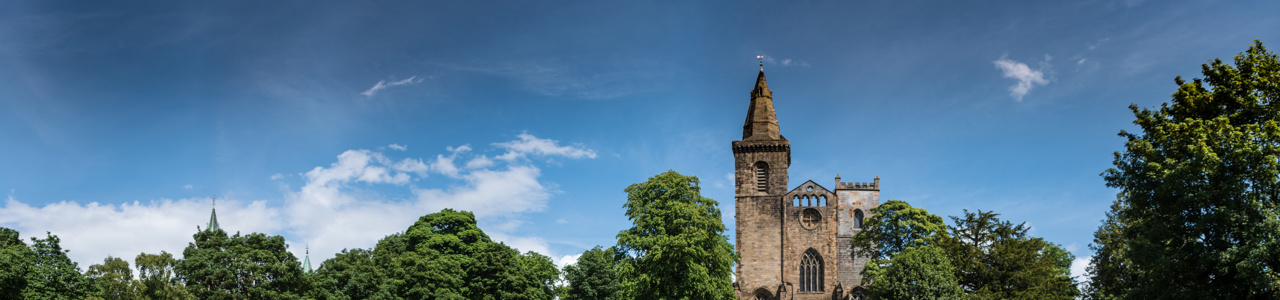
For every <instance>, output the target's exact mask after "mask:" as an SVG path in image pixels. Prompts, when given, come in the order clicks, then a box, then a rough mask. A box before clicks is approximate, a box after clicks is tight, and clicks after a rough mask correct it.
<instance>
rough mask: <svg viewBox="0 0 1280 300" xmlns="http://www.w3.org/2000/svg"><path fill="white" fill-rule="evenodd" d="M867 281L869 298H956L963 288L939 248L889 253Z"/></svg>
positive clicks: (908, 248)
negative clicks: (886, 261)
mask: <svg viewBox="0 0 1280 300" xmlns="http://www.w3.org/2000/svg"><path fill="white" fill-rule="evenodd" d="M887 265H888V266H887V267H885V268H884V269H883V270H881V271H880V277H879V278H877V279H876V280H875V282H874V283H872V284H871V287H870V289H869V290H868V292H869V294H868V295H867V296H868V297H869V298H870V299H886V300H890V299H892V300H896V299H960V298H961V297H963V296H964V290H963V289H961V288H960V284H959V283H958V281H956V276H955V274H954V271H955V269H954V268H953V267H952V266H951V260H950V259H947V255H946V253H945V252H943V251H942V249H939V248H938V247H935V246H929V245H925V246H919V247H907V248H905V249H903V251H902V252H899V253H898V254H897V255H894V256H893V259H892V260H891V262H890V263H889V264H887Z"/></svg>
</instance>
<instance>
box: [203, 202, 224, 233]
mask: <svg viewBox="0 0 1280 300" xmlns="http://www.w3.org/2000/svg"><path fill="white" fill-rule="evenodd" d="M218 229H220V228H219V227H218V196H217V195H213V209H212V210H211V211H210V212H209V226H208V227H206V228H205V230H209V231H213V230H218Z"/></svg>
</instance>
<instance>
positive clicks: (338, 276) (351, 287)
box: [309, 248, 392, 299]
mask: <svg viewBox="0 0 1280 300" xmlns="http://www.w3.org/2000/svg"><path fill="white" fill-rule="evenodd" d="M387 265H388V262H387V259H386V257H385V256H383V257H381V259H379V260H375V259H374V251H371V250H365V249H359V248H357V249H343V250H342V252H339V253H338V254H337V255H335V256H334V257H333V258H330V259H329V260H326V261H324V263H322V264H321V265H320V268H319V269H316V272H315V273H314V274H315V275H314V277H313V280H312V282H313V284H314V288H313V289H312V292H311V294H309V295H310V296H311V297H312V298H316V299H391V298H392V297H391V293H390V292H389V291H388V290H387V289H386V288H385V287H384V286H382V285H383V284H384V282H385V281H386V280H387V275H386V273H384V270H386V269H384V268H383V266H387Z"/></svg>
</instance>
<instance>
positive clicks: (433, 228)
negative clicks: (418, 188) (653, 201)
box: [311, 209, 560, 299]
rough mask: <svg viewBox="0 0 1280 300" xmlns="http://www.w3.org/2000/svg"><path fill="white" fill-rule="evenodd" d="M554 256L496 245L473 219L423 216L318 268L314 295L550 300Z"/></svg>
mask: <svg viewBox="0 0 1280 300" xmlns="http://www.w3.org/2000/svg"><path fill="white" fill-rule="evenodd" d="M559 276H560V272H559V270H558V269H556V267H555V264H554V263H552V261H551V259H550V258H548V257H546V256H543V255H541V254H537V253H534V252H528V253H524V254H521V253H519V252H518V251H516V250H515V249H513V248H511V247H508V246H507V245H505V244H502V243H498V242H494V241H492V240H491V239H490V238H489V236H488V235H486V234H485V233H484V231H482V230H480V228H479V227H477V226H476V220H475V215H473V214H472V213H470V212H465V211H455V210H452V209H445V210H442V211H440V212H438V213H433V214H428V215H425V216H422V217H421V218H419V219H418V221H417V222H415V223H414V224H413V225H412V226H410V227H409V229H408V230H405V232H403V233H397V234H393V235H390V236H387V237H386V238H383V239H382V240H381V241H378V245H377V246H376V247H375V248H374V249H373V250H365V249H349V250H343V251H342V253H339V254H338V255H337V256H335V257H334V258H332V259H329V260H326V261H325V262H324V263H323V264H321V265H320V268H319V269H317V270H316V273H315V275H314V276H313V278H312V279H313V280H312V282H313V284H314V285H315V287H316V289H315V290H314V291H312V293H311V295H312V297H315V298H326V299H553V298H554V297H555V295H556V291H555V280H556V279H557V278H559Z"/></svg>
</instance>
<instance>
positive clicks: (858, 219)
mask: <svg viewBox="0 0 1280 300" xmlns="http://www.w3.org/2000/svg"><path fill="white" fill-rule="evenodd" d="M853 228H862V210H861V209H855V210H853Z"/></svg>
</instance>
